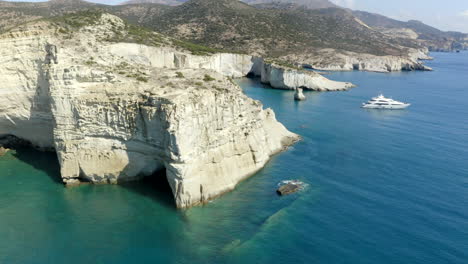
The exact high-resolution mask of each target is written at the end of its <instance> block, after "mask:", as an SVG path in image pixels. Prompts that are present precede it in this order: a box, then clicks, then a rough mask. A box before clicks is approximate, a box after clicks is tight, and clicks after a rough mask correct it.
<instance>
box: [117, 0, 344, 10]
mask: <svg viewBox="0 0 468 264" xmlns="http://www.w3.org/2000/svg"><path fill="white" fill-rule="evenodd" d="M187 1H188V0H128V1H125V2H123V4H124V5H127V4H148V3H152V4H164V5H171V6H175V5H180V4H182V3H185V2H187ZM241 1H243V2H245V3H247V4H250V5H263V4H280V5H281V4H293V5H298V6H305V7H307V8H311V9H317V8H328V7H337V6H336V5H335V4H333V3H331V2H330V1H328V0H241Z"/></svg>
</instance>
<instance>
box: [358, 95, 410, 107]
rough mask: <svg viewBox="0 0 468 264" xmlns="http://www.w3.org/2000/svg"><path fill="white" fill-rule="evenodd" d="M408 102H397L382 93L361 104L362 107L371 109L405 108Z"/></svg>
mask: <svg viewBox="0 0 468 264" xmlns="http://www.w3.org/2000/svg"><path fill="white" fill-rule="evenodd" d="M408 106H410V104H408V103H403V102H398V101H395V100H393V99H390V98H385V97H384V96H383V95H379V96H377V97H374V98H372V99H371V100H369V101H368V102H367V103H363V104H362V108H371V109H405V108H407V107H408Z"/></svg>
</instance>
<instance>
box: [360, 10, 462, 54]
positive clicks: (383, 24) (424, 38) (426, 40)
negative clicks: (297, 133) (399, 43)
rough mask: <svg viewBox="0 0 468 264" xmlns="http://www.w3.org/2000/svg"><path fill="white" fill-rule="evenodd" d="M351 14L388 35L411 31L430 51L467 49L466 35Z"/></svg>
mask: <svg viewBox="0 0 468 264" xmlns="http://www.w3.org/2000/svg"><path fill="white" fill-rule="evenodd" d="M353 14H354V15H355V16H356V17H358V18H359V19H361V20H362V21H363V22H364V23H366V24H367V25H369V26H371V27H373V28H375V29H376V30H379V31H380V32H382V33H385V34H388V35H392V34H395V33H396V34H399V33H400V32H402V31H403V30H405V31H407V32H408V31H412V32H414V33H415V34H416V35H414V34H413V35H414V38H415V39H417V40H419V41H420V43H421V44H422V45H424V46H426V47H428V48H429V50H431V51H453V50H458V49H466V48H468V34H464V33H460V32H445V31H441V30H439V29H437V28H434V27H431V26H428V25H426V24H424V23H422V22H420V21H416V20H410V21H408V22H403V21H399V20H395V19H391V18H388V17H385V16H382V15H379V14H374V13H369V12H364V11H353Z"/></svg>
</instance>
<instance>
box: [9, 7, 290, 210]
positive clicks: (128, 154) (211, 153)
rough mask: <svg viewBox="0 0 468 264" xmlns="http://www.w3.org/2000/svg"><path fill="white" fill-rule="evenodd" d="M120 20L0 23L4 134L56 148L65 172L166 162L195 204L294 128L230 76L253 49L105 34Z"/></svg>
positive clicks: (187, 200)
mask: <svg viewBox="0 0 468 264" xmlns="http://www.w3.org/2000/svg"><path fill="white" fill-rule="evenodd" d="M115 27H118V28H123V22H122V21H121V20H120V19H118V18H117V17H114V16H111V15H106V14H104V15H102V16H101V17H100V18H99V20H98V21H96V23H94V24H93V25H88V26H84V27H81V28H80V29H79V30H77V32H74V33H73V34H72V35H67V36H66V37H64V36H62V35H61V34H62V33H61V32H62V31H63V30H61V29H60V28H56V26H55V25H54V24H51V23H49V22H37V23H34V24H30V25H26V26H23V27H22V28H19V29H17V30H13V31H11V32H9V33H6V34H3V35H0V55H1V56H0V58H1V64H0V65H1V66H0V76H1V77H2V80H3V82H2V84H1V85H0V94H1V95H2V96H0V135H14V136H17V137H19V138H22V139H25V140H28V141H30V142H31V143H32V144H34V145H35V146H38V147H41V148H44V149H50V150H52V149H53V150H55V151H56V152H57V154H58V159H59V162H60V166H61V175H62V179H63V181H64V182H65V183H66V184H72V185H73V184H77V183H80V182H81V181H91V182H94V183H118V182H121V181H128V180H135V179H138V178H140V177H143V176H147V175H151V174H152V173H154V172H155V171H157V170H166V175H167V179H168V182H169V184H170V186H171V188H172V191H173V194H174V198H175V201H176V204H177V206H178V207H181V208H182V207H188V206H192V205H196V204H199V203H204V202H206V201H208V200H209V199H212V198H214V197H216V196H218V195H220V194H222V193H224V192H226V191H229V190H232V189H233V188H234V187H235V186H236V184H237V183H238V182H239V181H241V180H242V179H244V178H246V177H248V176H249V175H251V174H253V173H254V172H256V171H257V170H259V169H260V168H262V167H263V166H264V165H265V163H266V162H267V161H268V160H269V158H270V156H271V155H273V154H275V153H277V152H279V151H281V150H282V149H284V148H285V147H287V146H289V145H291V144H292V143H293V142H294V141H296V140H297V139H298V136H297V135H296V134H294V133H291V132H289V131H288V130H287V129H286V128H285V127H284V126H283V125H282V124H281V123H279V122H278V121H276V118H275V115H274V113H273V111H272V110H270V109H266V110H264V109H263V107H262V105H261V103H260V102H258V101H255V100H252V99H250V98H248V97H247V96H245V95H244V94H243V93H242V90H241V89H240V87H238V86H237V85H235V84H234V83H232V82H231V81H230V80H229V79H228V78H226V75H227V76H241V75H245V74H247V73H248V72H249V71H251V68H249V67H252V65H253V62H252V61H250V60H249V59H251V58H248V57H243V56H240V55H227V54H217V55H213V56H201V57H197V56H193V55H190V54H189V53H184V52H183V51H180V49H179V50H178V49H177V48H174V47H169V46H161V47H158V48H156V47H148V46H144V45H138V44H128V43H127V44H123V43H110V42H104V41H103V39H108V38H110V37H115V36H113V34H116V33H115V30H114V29H115ZM230 60H231V61H232V62H233V63H232V64H230V63H226V64H225V63H224V62H226V61H227V62H229V61H230ZM251 64H252V65H251ZM249 65H250V66H249Z"/></svg>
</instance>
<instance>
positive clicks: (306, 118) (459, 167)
mask: <svg viewBox="0 0 468 264" xmlns="http://www.w3.org/2000/svg"><path fill="white" fill-rule="evenodd" d="M432 55H433V56H434V57H435V60H434V61H430V62H428V63H427V64H428V65H429V66H431V67H433V68H434V71H433V72H403V73H392V74H379V73H367V72H342V73H333V74H331V75H328V76H327V77H329V78H331V79H335V80H342V81H351V82H353V83H355V84H357V85H358V87H357V88H354V89H352V90H350V91H348V92H328V93H319V92H306V96H307V97H308V100H307V101H304V102H294V101H293V92H291V91H282V90H273V89H265V88H264V87H263V86H262V85H261V84H259V83H258V80H252V79H241V80H238V83H239V84H240V85H241V86H242V87H243V88H244V90H245V93H247V94H248V95H249V96H251V97H253V98H255V99H258V100H261V101H262V102H263V103H264V105H265V107H271V108H273V109H274V111H275V112H276V115H277V118H278V119H279V120H280V121H281V122H283V124H285V125H286V126H287V127H288V128H289V129H290V130H291V131H294V132H296V133H298V134H300V135H301V136H302V137H303V140H302V141H301V142H299V143H297V144H296V145H294V146H293V147H291V148H290V149H289V150H287V151H285V152H283V153H281V154H279V155H277V156H275V157H274V158H273V159H272V161H271V162H270V163H269V164H268V165H267V166H266V168H265V169H263V170H262V171H260V172H259V173H257V174H256V175H255V176H253V177H251V178H250V179H248V180H246V181H244V182H242V183H241V184H240V185H239V186H238V188H237V189H236V190H235V191H233V192H231V193H228V194H227V195H224V196H223V197H221V198H219V199H217V200H215V201H213V202H211V203H209V204H208V205H206V206H203V207H196V208H192V209H189V210H185V211H177V210H176V209H174V205H173V202H172V200H171V197H170V194H169V193H168V192H167V188H166V187H167V186H165V187H159V186H161V185H164V184H162V183H164V181H150V182H144V183H133V184H127V185H123V186H105V185H99V186H93V185H86V186H81V187H77V188H71V189H67V188H64V187H63V186H62V185H61V183H60V180H59V169H58V164H57V161H56V157H55V156H54V155H53V154H50V153H49V154H48V153H41V152H37V151H34V150H30V149H19V150H18V151H16V152H11V153H9V154H8V155H7V156H5V157H2V158H0V263H2V264H4V263H5V264H10V263H11V264H13V263H27V264H29V263H38V264H39V263H40V264H43V263H53V264H55V263H60V264H62V263H67V264H68V263H70V264H74V263H112V264H114V263H122V264H123V263H125V264H127V263H242V264H245V263H294V264H296V263H311V264H315V263H320V264H322V263H324V264H325V263H327V264H330V263H331V264H336V263H359V264H365V263H369V264H376V263H379V264H397V263H398V264H400V263H401V264H403V263H404V264H406V263H411V264H427V263H436V264H444V263H447V264H448V263H450V264H466V263H468V53H461V54H456V53H434V54H432ZM380 92H382V93H384V95H386V96H392V97H393V98H394V99H397V100H402V101H408V102H410V103H412V106H411V107H410V108H409V109H407V110H402V111H389V110H387V111H385V110H364V109H361V108H360V105H361V103H362V102H364V101H366V100H368V99H369V98H371V97H373V96H376V95H377V94H379V93H380ZM288 179H299V180H301V181H304V182H306V183H307V184H308V187H307V188H305V189H304V190H303V191H301V192H299V193H297V194H294V195H291V196H286V197H279V196H277V195H276V194H275V189H276V188H277V185H278V183H279V182H281V181H283V180H288ZM161 182H162V183H161ZM160 183H161V184H160Z"/></svg>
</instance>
